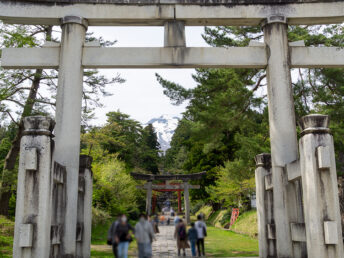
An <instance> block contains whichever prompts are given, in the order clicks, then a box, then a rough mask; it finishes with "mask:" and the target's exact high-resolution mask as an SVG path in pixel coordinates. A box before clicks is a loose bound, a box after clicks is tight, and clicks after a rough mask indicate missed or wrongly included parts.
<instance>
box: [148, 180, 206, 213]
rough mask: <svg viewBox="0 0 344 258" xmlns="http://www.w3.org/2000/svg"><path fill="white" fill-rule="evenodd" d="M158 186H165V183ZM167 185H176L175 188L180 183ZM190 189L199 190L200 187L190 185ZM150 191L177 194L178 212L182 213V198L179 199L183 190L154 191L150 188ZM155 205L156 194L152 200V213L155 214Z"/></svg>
mask: <svg viewBox="0 0 344 258" xmlns="http://www.w3.org/2000/svg"><path fill="white" fill-rule="evenodd" d="M158 185H166V183H160V184H158ZM167 185H173V186H175V185H177V186H180V185H181V184H180V183H169V184H167ZM190 187H191V188H192V189H199V188H200V186H199V185H192V186H190ZM152 190H153V191H156V192H178V212H181V211H182V203H181V202H182V197H181V192H182V191H184V189H182V188H180V189H154V187H152ZM156 204H157V200H156V194H153V200H152V213H154V212H155V207H156Z"/></svg>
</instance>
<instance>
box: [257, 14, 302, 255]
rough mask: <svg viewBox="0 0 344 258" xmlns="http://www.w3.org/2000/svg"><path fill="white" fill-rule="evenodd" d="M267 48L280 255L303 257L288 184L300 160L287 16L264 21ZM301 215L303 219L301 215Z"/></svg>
mask: <svg viewBox="0 0 344 258" xmlns="http://www.w3.org/2000/svg"><path fill="white" fill-rule="evenodd" d="M263 31H264V40H265V44H266V49H267V58H268V66H267V82H268V108H269V128H270V141H271V162H272V174H273V176H272V178H273V185H274V189H276V191H273V202H274V218H275V225H276V232H275V233H276V243H277V256H278V257H281V258H282V257H283V258H292V257H293V258H301V257H304V256H303V252H304V250H303V248H302V246H299V245H298V244H296V243H295V244H293V242H292V238H291V231H290V223H291V222H300V220H302V214H301V215H300V214H299V212H300V211H299V209H300V210H301V213H302V206H301V203H300V207H299V206H298V200H300V199H301V197H300V196H297V191H296V186H295V185H293V184H288V177H287V174H286V172H285V166H286V164H288V163H291V162H293V161H295V160H297V159H298V144H297V134H296V122H295V108H294V98H293V89H292V85H291V74H290V52H289V44H288V35H287V32H288V26H287V19H286V17H285V16H281V15H274V16H270V17H268V18H267V19H266V21H265V22H264V24H263ZM300 216H301V218H300Z"/></svg>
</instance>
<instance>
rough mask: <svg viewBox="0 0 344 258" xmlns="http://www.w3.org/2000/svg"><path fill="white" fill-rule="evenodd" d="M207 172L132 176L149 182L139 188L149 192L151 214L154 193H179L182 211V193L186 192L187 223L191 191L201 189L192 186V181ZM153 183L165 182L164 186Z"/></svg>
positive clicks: (135, 174) (148, 212)
mask: <svg viewBox="0 0 344 258" xmlns="http://www.w3.org/2000/svg"><path fill="white" fill-rule="evenodd" d="M205 174H206V172H200V173H194V174H174V175H169V174H165V175H152V174H140V173H133V172H132V173H131V176H132V177H133V178H134V179H136V180H145V181H147V182H146V183H145V184H144V185H143V186H138V187H137V188H140V189H146V190H147V198H146V213H147V214H148V215H150V214H151V211H152V191H153V190H154V191H160V192H172V191H175V192H178V199H179V200H178V210H180V209H181V201H180V199H181V196H180V195H181V194H180V192H181V191H184V205H185V218H186V222H187V223H189V222H190V200H189V189H199V188H200V186H199V185H190V184H189V181H190V180H196V179H201V178H202V177H203V176H204V175H205ZM171 180H180V181H183V183H171V184H170V183H168V181H171ZM153 181H164V182H165V183H163V184H154V185H153Z"/></svg>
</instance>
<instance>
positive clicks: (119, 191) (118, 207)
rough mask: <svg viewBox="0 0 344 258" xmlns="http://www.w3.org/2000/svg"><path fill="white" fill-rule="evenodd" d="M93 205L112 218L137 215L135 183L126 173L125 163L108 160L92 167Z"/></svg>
mask: <svg viewBox="0 0 344 258" xmlns="http://www.w3.org/2000/svg"><path fill="white" fill-rule="evenodd" d="M92 170H93V173H94V187H93V189H94V190H93V205H94V206H96V207H98V208H100V209H102V210H105V211H107V212H108V213H109V214H110V215H111V216H112V217H114V216H116V215H118V214H121V213H127V214H137V213H138V212H139V211H138V204H137V198H138V197H137V196H138V190H137V189H136V182H135V181H134V180H133V179H132V177H131V176H130V175H129V174H128V173H127V172H126V169H125V163H124V162H122V161H120V160H118V159H109V160H107V161H104V162H102V163H96V164H94V165H93V169H92Z"/></svg>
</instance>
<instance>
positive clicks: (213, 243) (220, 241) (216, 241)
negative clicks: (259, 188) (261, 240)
mask: <svg viewBox="0 0 344 258" xmlns="http://www.w3.org/2000/svg"><path fill="white" fill-rule="evenodd" d="M163 232H165V231H163ZM166 232H167V231H166ZM106 236H107V225H103V226H97V227H96V228H94V231H93V234H92V253H91V254H92V257H113V255H112V250H111V247H110V246H107V245H106ZM205 244H206V254H207V257H257V256H258V240H257V239H255V238H251V237H249V236H246V235H241V234H238V233H235V232H232V231H229V230H224V229H220V228H216V227H213V226H209V227H208V237H207V238H206V241H205ZM136 249H137V248H136V243H135V242H133V243H131V244H130V250H129V253H130V257H135V256H134V255H135V254H136ZM176 253H177V250H176Z"/></svg>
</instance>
